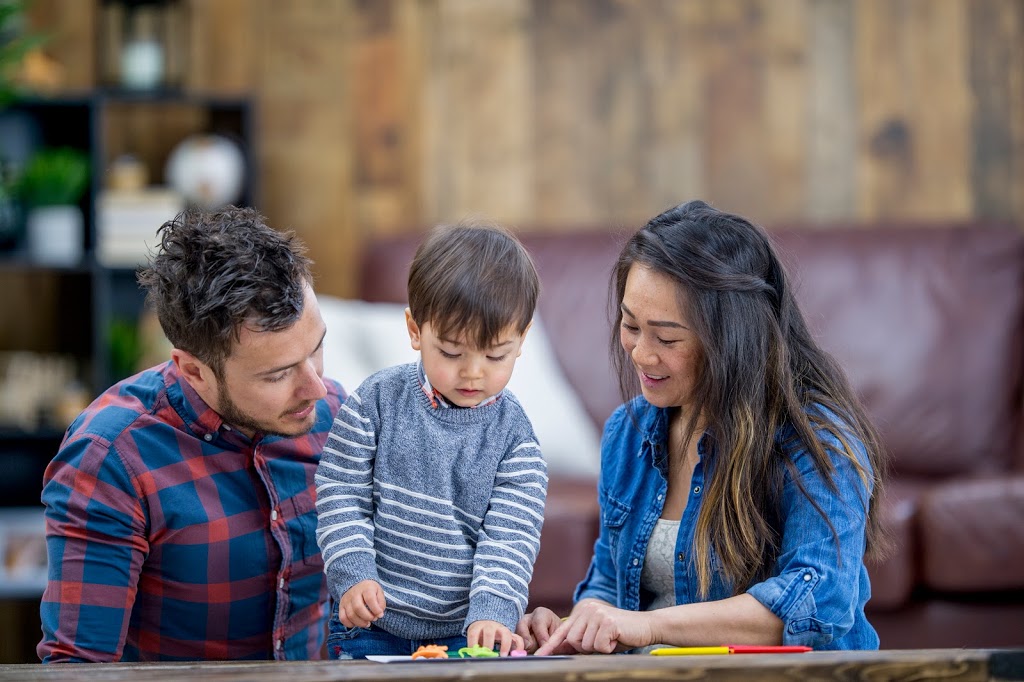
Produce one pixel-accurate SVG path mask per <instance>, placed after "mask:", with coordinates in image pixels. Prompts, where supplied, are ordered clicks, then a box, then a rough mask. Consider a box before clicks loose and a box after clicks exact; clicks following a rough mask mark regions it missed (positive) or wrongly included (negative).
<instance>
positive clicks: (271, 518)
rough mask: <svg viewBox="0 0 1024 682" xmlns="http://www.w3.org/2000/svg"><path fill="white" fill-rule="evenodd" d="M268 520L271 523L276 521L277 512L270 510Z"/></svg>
mask: <svg viewBox="0 0 1024 682" xmlns="http://www.w3.org/2000/svg"><path fill="white" fill-rule="evenodd" d="M270 520H271V521H277V510H276V509H271V510H270Z"/></svg>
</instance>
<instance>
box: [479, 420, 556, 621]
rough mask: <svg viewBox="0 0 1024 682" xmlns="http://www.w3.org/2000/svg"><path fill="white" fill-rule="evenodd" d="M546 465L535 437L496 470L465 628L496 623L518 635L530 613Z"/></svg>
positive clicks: (545, 490) (509, 456)
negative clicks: (481, 622) (525, 614)
mask: <svg viewBox="0 0 1024 682" xmlns="http://www.w3.org/2000/svg"><path fill="white" fill-rule="evenodd" d="M547 484H548V474H547V465H546V464H545V462H544V458H543V457H542V456H541V451H540V446H539V445H538V444H537V442H536V440H535V439H534V438H533V437H532V434H531V438H530V439H529V440H526V441H522V442H520V443H519V444H518V445H517V446H516V447H514V448H513V449H512V450H511V451H510V452H509V453H508V454H507V455H506V456H505V458H504V459H503V460H502V461H501V463H500V464H499V465H498V469H497V471H496V473H495V476H494V487H493V489H492V491H491V499H490V503H489V505H488V509H487V514H486V515H485V517H484V523H483V525H482V527H481V528H480V533H479V537H478V540H477V546H476V554H475V557H474V565H473V583H472V587H471V588H470V594H469V601H470V607H469V614H468V615H467V617H466V621H465V626H466V627H469V625H470V624H471V623H473V622H475V621H478V620H493V621H497V622H499V623H502V624H504V625H505V626H506V627H508V628H509V629H515V626H516V623H518V622H519V619H520V618H521V617H522V615H523V612H524V611H525V609H526V603H527V601H528V597H529V584H530V578H531V576H532V575H533V564H534V562H535V561H536V559H537V551H538V550H539V549H540V531H541V526H542V525H543V521H544V500H545V497H546V496H547Z"/></svg>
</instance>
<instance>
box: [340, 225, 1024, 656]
mask: <svg viewBox="0 0 1024 682" xmlns="http://www.w3.org/2000/svg"><path fill="white" fill-rule="evenodd" d="M825 227H827V228H828V229H824V228H825ZM772 232H773V234H774V236H775V237H776V242H777V245H778V247H779V249H780V252H781V253H782V256H783V259H784V260H785V261H786V262H787V264H788V265H789V268H790V273H791V275H792V278H793V281H794V285H795V287H796V290H797V292H798V298H799V299H800V302H801V305H802V306H803V309H804V312H805V314H806V316H807V319H808V321H809V324H810V326H811V328H812V329H813V330H814V331H815V333H816V335H817V337H818V339H819V340H820V342H821V343H822V344H823V345H824V347H825V348H827V349H828V350H829V351H831V352H832V353H833V354H834V355H835V356H836V357H837V358H838V359H839V360H840V362H841V363H842V364H843V366H844V367H845V368H846V370H847V372H848V373H849V375H850V378H851V380H852V382H853V384H854V386H855V387H856V389H857V390H858V392H859V393H860V395H861V396H862V397H863V399H864V401H865V403H866V405H867V407H868V410H869V411H870V413H871V414H872V415H873V417H874V419H875V420H876V423H877V425H878V426H879V429H880V430H881V433H882V436H883V441H884V443H885V445H886V447H887V448H888V450H889V452H890V453H891V456H892V475H891V479H890V484H889V488H888V494H887V496H886V498H885V499H884V500H883V505H882V511H883V514H884V518H885V519H886V521H887V524H888V527H889V528H890V529H891V531H892V534H893V537H894V540H895V546H896V549H895V551H894V553H893V555H892V556H891V557H890V558H889V559H888V560H887V561H885V562H884V563H881V564H880V565H873V566H871V567H870V568H871V576H872V591H873V596H872V599H871V601H870V602H869V604H868V609H869V618H870V620H871V621H872V622H873V624H874V625H875V627H876V628H877V629H878V631H879V635H880V636H881V640H882V647H883V648H927V647H959V646H970V647H996V646H1021V645H1024V397H1022V396H1024V231H1021V230H1019V229H1015V228H1013V227H1011V226H1006V225H982V224H975V225H931V226H906V225H886V226H877V227H858V226H849V227H832V226H823V227H819V228H817V229H815V228H813V227H810V226H797V227H791V228H785V229H773V230H772ZM521 234H522V236H523V241H524V243H525V244H526V245H527V248H529V250H530V251H531V253H532V254H533V255H534V258H535V260H536V262H537V266H538V269H539V270H540V273H541V279H542V283H543V291H542V294H541V299H540V304H539V308H540V315H541V317H542V319H543V320H544V324H545V326H546V327H547V330H548V335H549V337H550V339H551V342H552V344H553V345H554V350H555V353H556V355H557V357H558V360H559V362H560V363H561V365H562V368H563V369H564V370H565V373H566V375H567V377H568V379H569V381H570V383H572V385H573V386H574V388H575V389H576V390H577V391H578V393H579V396H580V398H581V399H582V401H583V403H584V405H585V406H586V408H587V410H588V412H589V414H590V415H591V416H592V417H593V419H594V421H595V423H596V424H598V425H601V424H603V422H604V420H605V418H606V417H607V416H608V415H609V414H610V413H611V412H612V410H613V409H614V408H615V407H616V406H617V405H618V404H619V403H620V402H621V400H620V397H619V394H618V388H617V383H616V380H615V378H614V377H613V375H612V370H611V364H610V361H609V351H608V344H609V338H610V316H609V306H608V301H609V296H608V291H609V290H608V286H609V272H610V268H611V265H612V263H613V262H614V260H615V257H616V255H617V253H618V249H619V246H620V244H621V243H622V240H623V238H624V237H623V234H622V233H614V232H611V231H600V230H598V231H594V230H582V231H574V232H570V233H564V232H562V233H555V234H552V233H541V232H539V231H523V232H522V233H521ZM418 239H419V236H418V235H416V236H408V237H399V238H390V239H386V240H381V241H376V242H373V243H370V244H369V245H368V246H367V248H366V250H365V254H364V258H363V259H362V272H361V278H360V282H361V283H360V295H361V297H362V298H365V299H366V300H370V301H404V300H405V276H406V272H407V268H408V264H409V261H410V260H411V256H412V253H413V250H414V248H415V244H416V243H417V241H418ZM595 485H596V482H595V481H593V480H572V479H566V478H560V479H553V480H552V481H551V484H550V490H549V496H548V506H547V512H546V520H545V525H544V531H543V535H542V539H541V552H540V556H539V558H538V561H537V565H536V569H535V575H534V581H533V584H532V585H531V603H532V604H534V605H539V604H543V605H547V606H552V607H554V608H555V609H556V610H560V611H563V612H567V611H568V609H569V608H570V606H571V594H572V591H573V587H574V586H575V584H576V582H577V581H579V580H580V578H582V576H583V574H584V572H585V570H586V567H587V564H588V561H589V558H590V554H591V550H592V547H593V542H594V539H595V537H596V533H597V528H598V511H597V504H596V492H595Z"/></svg>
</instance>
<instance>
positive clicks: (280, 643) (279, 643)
mask: <svg viewBox="0 0 1024 682" xmlns="http://www.w3.org/2000/svg"><path fill="white" fill-rule="evenodd" d="M282 645H283V642H281V640H277V641H276V642H274V648H275V649H277V650H278V651H280V650H281V646H282Z"/></svg>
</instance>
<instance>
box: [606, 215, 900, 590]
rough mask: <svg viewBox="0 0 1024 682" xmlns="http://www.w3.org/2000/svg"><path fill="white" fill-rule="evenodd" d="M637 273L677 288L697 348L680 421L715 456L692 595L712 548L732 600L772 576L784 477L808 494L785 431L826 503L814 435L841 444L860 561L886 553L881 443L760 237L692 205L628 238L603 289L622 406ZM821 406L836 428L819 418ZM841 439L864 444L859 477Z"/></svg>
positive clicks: (821, 455)
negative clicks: (862, 493)
mask: <svg viewBox="0 0 1024 682" xmlns="http://www.w3.org/2000/svg"><path fill="white" fill-rule="evenodd" d="M634 264H640V265H643V266H645V267H648V268H651V269H652V270H654V271H656V272H659V273H662V274H664V275H667V276H668V277H670V278H671V279H672V280H673V281H674V282H675V283H676V284H677V287H678V290H679V293H680V296H679V300H680V305H681V309H683V310H686V312H687V313H688V319H689V322H690V324H691V325H692V329H693V331H694V333H695V334H696V335H697V337H698V339H699V340H700V343H701V347H702V352H703V362H702V367H701V369H700V371H699V372H698V376H697V380H696V385H695V387H694V395H693V402H692V404H693V405H694V410H693V414H688V415H683V416H684V418H685V419H686V421H685V422H684V443H690V442H691V441H692V439H693V438H694V437H699V434H696V433H695V432H696V429H697V428H698V422H699V423H700V425H701V426H702V427H704V428H706V429H707V431H708V432H709V433H710V434H711V437H712V438H713V441H714V446H715V451H716V455H715V460H714V463H713V465H712V469H711V478H710V480H709V481H708V482H707V484H706V485H705V499H704V503H703V505H702V506H701V511H700V514H699V515H698V518H697V528H696V533H695V537H694V548H693V553H694V559H695V562H694V563H695V566H696V569H697V577H698V584H699V586H700V591H701V593H702V594H704V595H706V594H707V592H708V589H709V587H710V583H711V577H712V573H711V561H710V557H711V553H712V549H713V550H714V552H715V553H716V554H717V555H718V559H719V562H720V564H721V567H722V570H723V572H724V577H726V578H727V579H728V580H730V581H731V582H732V585H733V587H734V590H735V592H736V593H739V592H742V591H744V590H745V588H746V587H748V586H749V585H750V584H752V583H754V582H757V581H758V580H763V579H764V578H766V577H767V576H768V575H770V572H771V569H772V565H773V564H774V562H775V559H776V557H777V554H778V548H779V541H780V537H779V532H780V524H781V522H780V519H779V513H780V504H781V496H782V486H783V482H784V480H785V474H786V472H787V471H788V472H789V473H790V475H791V476H792V478H793V479H794V480H795V481H796V483H797V485H798V486H799V488H800V490H801V491H802V492H804V494H805V495H806V491H805V489H804V486H803V485H802V482H801V479H800V475H799V473H798V472H797V471H796V468H795V466H794V465H793V463H792V461H791V459H790V458H789V457H787V456H786V455H785V453H784V450H783V448H782V447H780V444H779V443H778V442H777V435H778V434H779V433H780V430H781V429H782V428H783V427H786V426H791V427H792V428H793V430H794V431H795V433H796V438H797V439H798V440H799V441H800V443H801V444H802V446H803V447H804V448H806V449H807V450H808V451H809V452H810V454H811V456H812V457H813V458H814V462H815V464H816V466H817V468H818V470H819V471H820V472H821V475H822V477H823V478H824V479H825V481H826V482H827V484H828V485H829V487H830V489H831V490H832V491H833V492H836V484H835V482H834V480H833V474H834V471H835V467H834V466H833V464H832V460H831V458H830V456H829V453H828V452H827V451H826V448H825V445H824V444H823V443H822V442H821V439H820V438H819V437H817V436H816V435H815V431H817V430H825V431H827V432H829V433H831V434H832V435H834V436H835V437H836V438H837V439H838V441H839V442H840V443H841V445H842V451H838V452H837V453H836V455H837V456H840V457H845V458H847V459H848V460H849V461H850V462H851V464H852V466H853V467H854V468H855V470H856V471H857V472H858V473H859V475H860V477H861V479H862V481H863V482H864V484H865V487H868V486H873V492H872V494H871V495H870V496H869V499H865V500H864V501H863V502H864V504H865V505H867V519H868V521H867V528H866V542H867V552H868V554H869V556H873V555H876V554H880V553H881V552H883V551H884V549H885V544H886V542H885V537H884V534H883V532H882V530H881V528H880V524H879V521H878V515H877V513H876V508H877V501H878V499H879V497H880V493H881V491H882V484H883V479H884V474H885V471H886V459H885V455H884V452H883V450H882V448H881V445H880V442H879V438H878V434H877V432H876V431H875V428H874V426H873V425H872V424H871V422H870V420H869V419H868V418H867V416H866V414H865V412H864V409H863V408H862V406H861V404H860V401H859V400H858V399H857V397H856V395H855V394H854V392H853V390H852V389H851V387H850V385H849V382H848V381H847V379H846V376H845V374H844V372H843V370H842V369H841V368H840V366H839V365H838V363H837V362H836V361H835V360H834V359H833V358H832V356H830V355H829V354H828V353H826V352H825V351H823V350H822V349H821V348H819V347H818V345H817V344H816V343H815V342H814V339H812V338H811V334H810V332H809V331H808V329H807V324H806V323H805V322H804V318H803V314H802V313H801V312H800V309H799V308H798V307H797V303H796V300H795V298H794V296H793V292H792V291H791V290H790V287H789V283H788V281H787V278H786V273H785V271H784V269H783V267H782V264H781V263H780V262H779V259H778V256H777V255H776V253H775V251H774V249H773V248H772V245H771V243H770V241H769V239H768V236H767V234H766V233H765V232H764V231H763V230H762V229H760V228H759V227H757V226H755V225H753V224H752V223H751V222H750V221H748V220H746V219H744V218H742V217H740V216H737V215H732V214H729V213H724V212H722V211H719V210H717V209H714V208H712V207H711V206H708V205H707V204H706V203H704V202H702V201H692V202H689V203H686V204H681V205H679V206H676V207H675V208H672V209H669V210H668V211H665V212H664V213H662V214H661V215H659V216H657V217H655V218H654V219H652V220H651V221H650V222H649V223H647V225H645V226H644V227H643V229H641V230H640V231H639V232H637V233H636V234H635V235H633V237H632V238H630V240H629V241H628V242H627V243H626V245H625V247H624V248H623V250H622V253H621V254H620V256H619V260H618V262H617V263H616V266H615V270H614V279H613V283H612V284H613V287H614V290H613V292H612V295H613V296H614V302H615V306H614V308H615V311H616V312H615V314H616V320H615V322H616V324H615V327H614V329H613V333H612V353H613V358H614V363H615V367H616V370H617V371H618V374H619V380H620V385H621V387H622V392H623V396H624V397H625V398H627V399H628V398H629V397H631V396H635V395H637V394H638V393H639V392H640V386H639V383H638V379H637V375H636V370H635V368H634V367H633V363H632V361H631V360H630V358H629V356H628V355H627V354H626V352H625V350H624V349H623V348H622V346H621V344H620V343H619V327H620V325H621V324H622V311H621V307H620V304H621V303H622V299H623V295H624V291H625V287H626V277H627V275H628V274H629V271H630V268H631V267H632V266H633V265H634ZM822 407H823V408H825V409H826V410H829V411H831V412H832V413H834V414H835V415H836V416H837V417H838V419H839V420H840V421H841V422H842V423H841V424H836V423H834V420H833V419H830V418H829V417H828V416H827V415H823V414H822V413H821V410H820V408H822ZM847 434H850V435H852V436H853V437H855V438H857V439H858V440H860V441H861V443H863V445H864V448H865V449H866V453H867V466H864V465H862V463H861V461H860V459H859V458H858V456H857V452H856V450H855V449H854V447H853V446H852V445H851V443H850V441H849V438H848V436H847ZM679 454H681V453H673V455H674V456H678V455H679ZM812 503H813V502H812ZM815 507H816V508H817V509H818V512H819V513H820V514H822V516H823V517H825V514H824V512H823V511H822V510H821V509H820V508H818V507H817V505H815ZM825 521H826V522H828V518H827V517H825ZM829 526H830V527H831V523H829ZM833 534H835V529H834V528H833ZM837 546H838V543H837Z"/></svg>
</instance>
